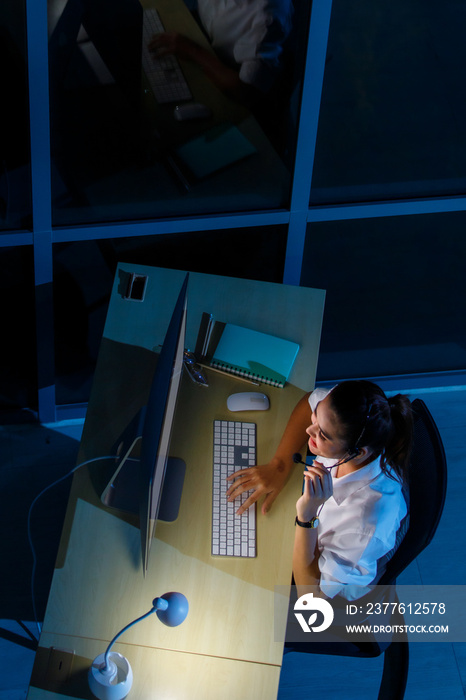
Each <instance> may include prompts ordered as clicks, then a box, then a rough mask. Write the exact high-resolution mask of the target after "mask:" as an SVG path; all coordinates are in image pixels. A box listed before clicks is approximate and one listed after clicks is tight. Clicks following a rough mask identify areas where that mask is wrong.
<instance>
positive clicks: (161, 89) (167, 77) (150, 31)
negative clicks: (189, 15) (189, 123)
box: [142, 8, 192, 104]
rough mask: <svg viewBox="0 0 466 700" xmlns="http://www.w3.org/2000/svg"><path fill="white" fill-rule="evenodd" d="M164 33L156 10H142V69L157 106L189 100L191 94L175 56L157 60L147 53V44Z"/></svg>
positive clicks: (162, 57)
mask: <svg viewBox="0 0 466 700" xmlns="http://www.w3.org/2000/svg"><path fill="white" fill-rule="evenodd" d="M164 31H165V29H164V27H163V24H162V22H161V20H160V17H159V14H158V12H157V10H155V9H154V8H146V9H145V10H144V21H143V36H142V67H143V70H144V73H145V74H146V77H147V80H148V81H149V85H150V88H151V90H152V92H153V93H154V96H155V99H156V100H157V102H158V103H159V104H166V103H169V102H182V101H185V100H191V99H192V94H191V90H190V89H189V86H188V83H187V82H186V80H185V77H184V75H183V71H182V70H181V67H180V64H179V63H178V60H177V58H176V57H175V56H161V57H160V58H157V57H156V56H154V54H153V53H152V52H151V51H149V49H148V44H149V42H150V40H151V39H152V37H153V36H154V34H162V33H163V32H164Z"/></svg>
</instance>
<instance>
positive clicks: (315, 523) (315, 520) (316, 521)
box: [311, 518, 320, 527]
mask: <svg viewBox="0 0 466 700" xmlns="http://www.w3.org/2000/svg"><path fill="white" fill-rule="evenodd" d="M319 522H320V520H319V518H312V520H311V527H319Z"/></svg>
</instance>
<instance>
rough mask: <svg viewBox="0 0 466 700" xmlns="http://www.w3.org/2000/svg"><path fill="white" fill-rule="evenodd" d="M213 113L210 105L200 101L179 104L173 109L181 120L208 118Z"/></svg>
mask: <svg viewBox="0 0 466 700" xmlns="http://www.w3.org/2000/svg"><path fill="white" fill-rule="evenodd" d="M211 115H212V111H211V110H210V109H209V107H206V106H205V105H203V104H201V103H200V102H188V103H186V104H184V105H177V106H176V107H175V109H174V110H173V116H174V117H175V119H177V120H178V121H179V122H184V121H188V120H190V119H207V118H208V117H210V116H211Z"/></svg>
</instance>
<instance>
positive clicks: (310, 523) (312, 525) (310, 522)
mask: <svg viewBox="0 0 466 700" xmlns="http://www.w3.org/2000/svg"><path fill="white" fill-rule="evenodd" d="M295 525H299V527H307V528H310V529H315V528H316V527H317V526H318V525H319V518H317V517H315V518H311V519H310V520H308V521H307V522H303V521H302V520H299V519H298V516H296V520H295Z"/></svg>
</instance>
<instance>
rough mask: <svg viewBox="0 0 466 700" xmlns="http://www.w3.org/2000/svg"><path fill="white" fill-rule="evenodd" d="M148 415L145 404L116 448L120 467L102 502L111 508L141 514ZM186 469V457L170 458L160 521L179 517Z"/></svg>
mask: <svg viewBox="0 0 466 700" xmlns="http://www.w3.org/2000/svg"><path fill="white" fill-rule="evenodd" d="M145 414H146V410H145V407H144V408H143V409H141V411H140V412H139V413H138V415H137V416H136V417H135V418H134V420H133V421H132V422H131V423H130V425H129V426H128V428H127V430H126V431H125V432H124V433H123V435H122V437H121V439H120V440H119V441H118V447H117V448H116V450H115V454H117V455H119V456H118V457H116V459H115V461H116V465H117V466H116V469H115V471H114V472H113V475H112V478H111V479H110V481H109V483H108V484H107V486H106V488H105V489H104V491H103V492H102V495H101V497H100V498H101V501H102V503H103V504H104V505H106V506H108V507H109V508H114V509H115V510H119V511H124V512H126V513H132V514H134V515H138V516H139V509H140V502H141V495H140V488H139V474H140V459H139V448H140V443H141V440H142V437H141V433H142V426H143V425H144V419H145ZM135 435H136V437H134V436H135ZM185 472H186V463H185V462H184V461H183V460H182V459H180V458H178V457H168V459H167V464H166V467H165V477H164V481H163V487H162V495H161V499H160V507H159V514H158V520H162V521H165V522H173V521H174V520H176V519H177V517H178V513H179V508H180V501H181V493H182V491H183V484H184V476H185Z"/></svg>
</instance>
